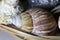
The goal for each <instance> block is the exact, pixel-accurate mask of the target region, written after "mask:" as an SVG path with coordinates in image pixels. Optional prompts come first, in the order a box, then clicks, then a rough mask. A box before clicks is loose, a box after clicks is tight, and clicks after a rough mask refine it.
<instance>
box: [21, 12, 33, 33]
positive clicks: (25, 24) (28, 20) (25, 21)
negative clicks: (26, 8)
mask: <svg viewBox="0 0 60 40" xmlns="http://www.w3.org/2000/svg"><path fill="white" fill-rule="evenodd" d="M21 18H22V27H21V29H22V30H24V31H26V32H31V31H32V28H33V27H32V26H33V21H32V17H31V15H30V14H29V13H26V12H24V13H22V14H21Z"/></svg>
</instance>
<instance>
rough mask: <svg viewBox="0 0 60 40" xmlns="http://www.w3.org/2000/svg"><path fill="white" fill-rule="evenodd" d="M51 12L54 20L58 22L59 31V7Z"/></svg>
mask: <svg viewBox="0 0 60 40" xmlns="http://www.w3.org/2000/svg"><path fill="white" fill-rule="evenodd" d="M51 12H53V14H54V16H55V17H56V20H57V22H58V23H57V24H58V27H59V29H60V5H59V6H57V7H55V8H54V9H52V11H51Z"/></svg>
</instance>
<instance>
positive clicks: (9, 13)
mask: <svg viewBox="0 0 60 40" xmlns="http://www.w3.org/2000/svg"><path fill="white" fill-rule="evenodd" d="M18 2H19V0H1V1H0V20H1V21H0V23H1V24H6V25H7V24H14V25H15V26H17V27H20V26H21V18H20V14H21V12H22V11H23V7H21V5H18ZM18 14H19V15H18Z"/></svg>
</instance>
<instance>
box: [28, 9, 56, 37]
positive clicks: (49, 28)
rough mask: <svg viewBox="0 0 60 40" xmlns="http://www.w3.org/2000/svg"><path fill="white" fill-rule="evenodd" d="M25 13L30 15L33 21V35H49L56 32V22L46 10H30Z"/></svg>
mask: <svg viewBox="0 0 60 40" xmlns="http://www.w3.org/2000/svg"><path fill="white" fill-rule="evenodd" d="M27 12H29V13H30V15H31V16H32V19H33V31H32V33H33V34H36V35H38V36H42V35H50V34H49V33H52V32H54V31H55V30H56V27H57V25H56V21H55V19H54V17H53V16H52V15H51V14H50V13H49V12H47V11H46V10H43V9H41V8H40V9H39V8H32V9H30V10H28V11H27ZM52 34H53V33H52Z"/></svg>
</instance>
